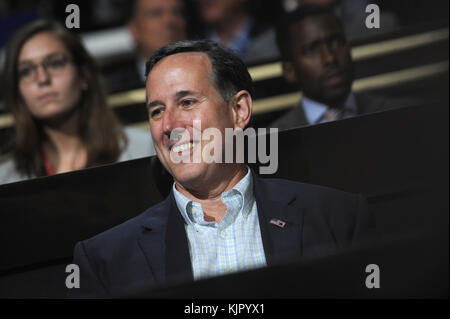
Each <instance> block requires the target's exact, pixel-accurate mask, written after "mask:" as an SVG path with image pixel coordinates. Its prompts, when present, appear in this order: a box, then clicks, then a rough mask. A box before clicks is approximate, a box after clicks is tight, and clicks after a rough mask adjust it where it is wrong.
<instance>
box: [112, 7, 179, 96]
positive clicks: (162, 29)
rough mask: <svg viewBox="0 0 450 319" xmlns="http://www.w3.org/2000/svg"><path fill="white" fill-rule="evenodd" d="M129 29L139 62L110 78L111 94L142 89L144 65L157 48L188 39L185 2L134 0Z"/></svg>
mask: <svg viewBox="0 0 450 319" xmlns="http://www.w3.org/2000/svg"><path fill="white" fill-rule="evenodd" d="M127 27H128V29H129V30H130V33H131V35H132V36H133V39H134V41H135V42H136V58H135V59H134V60H133V61H130V63H123V62H121V64H120V65H118V66H115V67H114V70H113V72H112V73H111V74H107V78H108V88H109V91H119V90H126V89H130V88H135V87H140V86H143V85H144V82H145V62H146V61H147V59H148V58H149V57H150V56H151V55H152V54H153V52H155V51H156V50H157V49H158V48H160V47H162V46H164V45H166V44H168V43H170V42H173V41H177V40H182V39H185V38H186V37H187V32H186V17H185V14H184V2H183V0H134V1H132V8H131V17H130V19H129V22H128V25H127Z"/></svg>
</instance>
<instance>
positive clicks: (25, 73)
mask: <svg viewBox="0 0 450 319" xmlns="http://www.w3.org/2000/svg"><path fill="white" fill-rule="evenodd" d="M71 61H72V59H70V58H69V57H67V56H65V55H63V54H57V55H49V56H47V57H46V58H44V60H42V62H41V63H39V64H34V63H31V62H25V63H23V64H21V65H19V68H18V71H17V74H18V77H19V82H22V83H26V84H28V83H32V82H35V81H36V79H37V74H38V67H39V66H40V65H42V67H43V69H44V71H45V72H46V73H47V74H49V75H51V76H55V75H60V74H61V73H63V72H64V71H65V68H66V66H67V64H68V63H69V62H71Z"/></svg>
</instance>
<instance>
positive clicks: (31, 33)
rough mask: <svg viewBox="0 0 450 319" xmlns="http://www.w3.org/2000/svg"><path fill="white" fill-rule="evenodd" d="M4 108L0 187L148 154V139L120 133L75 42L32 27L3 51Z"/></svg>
mask: <svg viewBox="0 0 450 319" xmlns="http://www.w3.org/2000/svg"><path fill="white" fill-rule="evenodd" d="M3 71H4V72H3V75H4V79H3V83H4V86H5V87H4V88H3V89H4V101H5V105H6V107H7V109H9V110H10V111H11V113H12V114H13V116H14V120H15V135H14V138H13V140H12V143H11V146H10V147H9V152H8V153H7V155H4V156H3V157H2V158H1V159H0V183H8V182H14V181H18V180H22V179H27V178H32V177H38V176H46V175H51V174H56V173H63V172H68V171H73V170H77V169H82V168H86V167H90V166H95V165H100V164H106V163H111V162H115V161H122V160H128V159H132V158H137V157H144V156H149V155H154V153H155V152H154V148H153V144H152V141H151V137H150V134H149V133H147V132H144V131H140V130H136V129H123V128H122V127H121V125H120V124H119V122H118V120H117V119H116V117H115V116H114V114H113V112H112V111H111V110H110V109H109V108H108V106H107V102H106V93H105V90H104V88H103V84H102V79H101V76H100V73H99V71H98V69H97V66H96V65H95V63H94V61H93V59H92V58H91V57H90V56H89V54H88V53H87V51H86V50H85V48H84V47H83V45H82V44H81V42H80V40H79V39H78V38H77V37H76V36H75V35H73V34H71V33H70V32H68V31H66V30H65V29H64V28H63V27H61V26H60V25H58V24H55V23H52V22H49V21H43V20H39V21H35V22H32V23H30V24H28V25H26V26H24V27H23V28H22V29H20V30H19V31H17V32H16V33H15V34H14V35H13V36H12V37H11V39H10V40H9V42H8V44H7V46H6V57H5V66H4V70H3Z"/></svg>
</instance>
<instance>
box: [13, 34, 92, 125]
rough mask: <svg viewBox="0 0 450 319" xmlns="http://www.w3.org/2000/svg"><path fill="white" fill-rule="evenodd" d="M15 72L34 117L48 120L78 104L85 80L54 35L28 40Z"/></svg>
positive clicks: (22, 93)
mask: <svg viewBox="0 0 450 319" xmlns="http://www.w3.org/2000/svg"><path fill="white" fill-rule="evenodd" d="M17 72H18V73H17V74H18V81H19V83H18V84H19V91H20V94H21V96H22V99H23V101H24V102H25V105H26V106H27V108H28V110H29V111H30V112H31V114H32V115H33V116H34V117H36V118H38V119H41V120H51V119H55V118H58V117H59V116H62V115H64V114H70V113H72V111H73V110H74V109H75V108H76V107H77V104H78V102H79V100H80V97H81V88H82V85H83V82H84V80H83V79H82V77H81V75H80V72H79V70H78V68H77V66H76V65H75V64H74V63H73V61H72V56H71V54H70V53H69V52H68V51H67V49H66V48H65V46H64V44H63V43H62V41H61V40H60V39H59V38H58V37H57V36H56V35H54V34H52V33H50V32H41V33H38V34H36V35H34V36H33V37H31V38H30V39H28V41H26V42H25V44H24V45H23V46H22V49H21V51H20V53H19V57H18V63H17Z"/></svg>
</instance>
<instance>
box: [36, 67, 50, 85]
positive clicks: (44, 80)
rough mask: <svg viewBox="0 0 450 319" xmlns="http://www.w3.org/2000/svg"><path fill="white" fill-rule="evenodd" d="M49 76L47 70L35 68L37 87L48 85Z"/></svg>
mask: <svg viewBox="0 0 450 319" xmlns="http://www.w3.org/2000/svg"><path fill="white" fill-rule="evenodd" d="M50 79H51V76H50V74H49V72H48V71H47V69H46V68H45V67H44V66H43V65H38V66H37V67H36V81H37V83H38V84H39V85H45V84H49V83H50Z"/></svg>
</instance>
